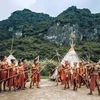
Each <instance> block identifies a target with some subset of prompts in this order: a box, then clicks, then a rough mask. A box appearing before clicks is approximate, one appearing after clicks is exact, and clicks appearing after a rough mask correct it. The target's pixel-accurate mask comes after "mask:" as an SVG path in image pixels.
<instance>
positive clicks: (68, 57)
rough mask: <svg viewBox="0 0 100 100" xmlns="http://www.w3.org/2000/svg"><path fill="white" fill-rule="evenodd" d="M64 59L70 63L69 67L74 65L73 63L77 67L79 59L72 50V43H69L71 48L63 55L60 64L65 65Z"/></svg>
mask: <svg viewBox="0 0 100 100" xmlns="http://www.w3.org/2000/svg"><path fill="white" fill-rule="evenodd" d="M65 61H68V62H69V63H70V65H71V67H74V63H75V62H76V63H77V67H79V66H78V64H79V62H81V60H80V59H79V57H78V55H77V53H76V52H75V50H74V45H72V44H71V48H70V50H69V51H68V52H67V54H66V55H65V57H64V58H63V59H62V61H61V64H63V65H65Z"/></svg>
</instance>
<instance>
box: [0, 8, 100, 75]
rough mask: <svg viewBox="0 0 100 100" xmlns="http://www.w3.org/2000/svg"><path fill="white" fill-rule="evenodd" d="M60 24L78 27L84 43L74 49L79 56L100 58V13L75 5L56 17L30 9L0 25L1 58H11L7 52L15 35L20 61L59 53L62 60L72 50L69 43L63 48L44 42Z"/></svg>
mask: <svg viewBox="0 0 100 100" xmlns="http://www.w3.org/2000/svg"><path fill="white" fill-rule="evenodd" d="M57 22H60V23H61V25H62V26H63V25H66V24H67V23H70V24H71V25H73V24H77V25H78V26H79V30H80V32H82V33H83V34H82V35H83V36H84V37H83V40H78V41H77V43H76V47H75V50H76V51H77V52H78V54H79V56H80V57H82V58H85V59H86V55H88V54H89V55H90V58H91V60H94V61H97V60H98V59H100V56H99V54H100V43H99V42H100V39H99V38H100V13H98V14H91V12H90V11H89V10H88V9H77V8H76V7H74V6H72V7H70V8H68V9H67V10H65V11H64V12H62V13H61V14H60V15H58V16H57V17H55V18H53V17H50V16H49V15H47V14H43V13H35V12H32V11H30V10H28V9H24V10H22V11H15V12H13V13H12V14H11V16H10V17H9V18H8V19H7V20H3V21H1V22H0V55H3V54H6V55H9V52H8V51H9V50H10V49H11V41H12V37H13V36H14V45H13V49H14V54H13V55H14V56H15V57H16V58H17V59H21V58H24V57H26V58H28V59H33V58H35V57H36V56H37V55H39V56H40V59H45V58H48V59H51V58H52V57H53V56H54V55H55V54H56V50H57V51H58V52H59V54H60V55H61V57H63V56H64V55H65V54H66V52H67V51H68V49H69V48H70V47H69V45H68V44H66V43H65V44H62V45H61V46H60V45H57V44H55V43H53V42H50V41H49V40H46V39H44V35H46V34H47V31H48V29H49V27H50V26H52V25H53V24H55V23H57ZM95 28H96V29H97V32H96V34H94V29H95ZM66 35H67V37H68V36H69V35H68V34H66ZM80 35H81V34H80ZM91 36H93V39H92V38H91ZM60 38H61V39H63V38H62V37H60ZM68 40H69V39H68ZM65 45H66V46H65ZM55 60H57V59H55ZM46 74H48V72H47V73H46Z"/></svg>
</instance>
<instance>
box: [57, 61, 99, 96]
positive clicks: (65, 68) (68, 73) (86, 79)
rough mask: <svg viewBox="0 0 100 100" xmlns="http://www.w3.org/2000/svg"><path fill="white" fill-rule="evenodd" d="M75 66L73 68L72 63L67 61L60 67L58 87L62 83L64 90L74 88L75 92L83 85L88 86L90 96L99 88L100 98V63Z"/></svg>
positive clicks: (75, 64)
mask: <svg viewBox="0 0 100 100" xmlns="http://www.w3.org/2000/svg"><path fill="white" fill-rule="evenodd" d="M73 65H74V66H73V67H71V66H70V63H69V62H68V61H65V64H64V65H63V64H62V65H60V66H59V67H58V75H57V78H56V82H57V85H58V83H59V82H61V84H62V85H64V89H69V88H70V86H73V91H77V89H78V88H81V86H82V85H86V87H87V88H90V93H88V95H92V94H93V91H94V89H95V87H96V86H97V89H98V95H99V96H100V62H98V63H91V64H87V63H82V62H80V63H76V62H75V63H74V64H73ZM77 65H79V67H77Z"/></svg>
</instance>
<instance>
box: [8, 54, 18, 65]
mask: <svg viewBox="0 0 100 100" xmlns="http://www.w3.org/2000/svg"><path fill="white" fill-rule="evenodd" d="M11 59H15V60H16V61H17V59H16V58H15V57H14V56H13V55H12V54H10V55H9V56H8V57H7V62H8V64H9V65H10V64H11ZM17 64H18V61H17V62H16V65H17Z"/></svg>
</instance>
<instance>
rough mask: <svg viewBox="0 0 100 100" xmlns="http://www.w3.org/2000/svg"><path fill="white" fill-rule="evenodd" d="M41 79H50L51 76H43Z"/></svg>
mask: <svg viewBox="0 0 100 100" xmlns="http://www.w3.org/2000/svg"><path fill="white" fill-rule="evenodd" d="M41 79H49V76H41Z"/></svg>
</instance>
